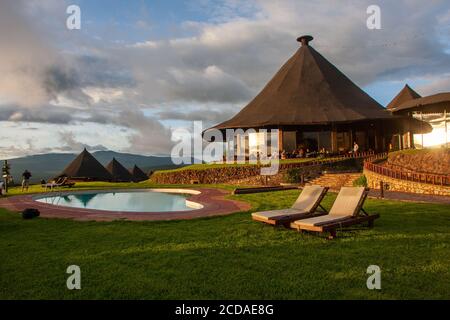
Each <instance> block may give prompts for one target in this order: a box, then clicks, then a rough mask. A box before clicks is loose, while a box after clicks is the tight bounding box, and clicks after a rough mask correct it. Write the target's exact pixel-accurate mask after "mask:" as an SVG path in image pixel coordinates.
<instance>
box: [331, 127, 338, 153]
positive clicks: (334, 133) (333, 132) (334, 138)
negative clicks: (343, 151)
mask: <svg viewBox="0 0 450 320" xmlns="http://www.w3.org/2000/svg"><path fill="white" fill-rule="evenodd" d="M337 151H338V149H337V130H336V127H335V126H334V125H331V152H333V153H336V152H337Z"/></svg>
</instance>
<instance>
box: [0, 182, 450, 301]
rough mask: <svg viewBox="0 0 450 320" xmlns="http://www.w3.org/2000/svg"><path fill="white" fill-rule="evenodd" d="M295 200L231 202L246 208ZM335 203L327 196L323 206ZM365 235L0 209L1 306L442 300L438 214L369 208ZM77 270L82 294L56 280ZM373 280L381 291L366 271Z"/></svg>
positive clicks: (445, 248) (443, 242) (219, 220)
mask: <svg viewBox="0 0 450 320" xmlns="http://www.w3.org/2000/svg"><path fill="white" fill-rule="evenodd" d="M297 195H298V191H283V192H272V193H260V194H251V195H241V196H235V197H236V198H237V199H241V200H247V201H250V202H251V203H252V204H253V205H254V208H255V209H272V208H281V207H287V206H289V205H290V204H291V203H292V202H293V201H294V199H295V198H296V197H297ZM333 198H334V196H333V195H330V196H327V198H326V199H325V203H326V205H327V206H328V207H329V206H330V204H331V203H332V200H333ZM365 208H366V210H367V211H369V212H378V213H380V214H381V218H380V219H379V220H377V221H376V223H375V228H374V229H371V230H369V229H364V228H362V229H361V228H357V229H353V230H350V231H346V232H338V239H336V240H333V241H328V240H326V239H324V238H322V237H318V236H316V235H312V234H298V233H297V232H295V231H291V230H286V229H283V228H273V227H270V226H265V225H262V224H259V223H256V222H252V221H251V219H250V215H249V213H236V214H233V215H229V216H225V217H216V218H208V219H196V220H190V221H171V222H125V221H117V222H75V221H70V220H57V219H54V220H52V219H42V218H38V219H34V220H22V219H21V218H20V216H19V215H17V214H15V213H11V212H7V211H6V210H3V209H0V257H1V258H0V299H60V298H63V299H110V298H116V299H351V298H355V299H423V298H430V299H449V298H450V227H449V226H450V212H449V206H446V205H431V204H415V203H401V202H394V201H379V200H370V199H369V200H368V201H367V202H366V206H365ZM71 264H76V265H79V266H80V268H81V277H82V280H81V281H82V284H81V285H82V289H81V290H78V291H77V290H75V291H69V290H67V289H66V286H65V284H66V278H67V276H68V275H67V274H66V273H65V270H66V268H67V266H69V265H71ZM372 264H375V265H378V266H380V267H381V270H382V276H381V277H382V290H380V291H370V290H368V289H367V288H366V279H367V277H368V275H367V274H366V269H367V267H368V266H369V265H372Z"/></svg>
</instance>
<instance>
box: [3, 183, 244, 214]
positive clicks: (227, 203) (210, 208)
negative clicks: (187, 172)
mask: <svg viewBox="0 0 450 320" xmlns="http://www.w3.org/2000/svg"><path fill="white" fill-rule="evenodd" d="M189 190H197V191H200V192H201V193H200V194H197V195H191V196H189V197H188V198H187V199H188V200H189V201H193V202H197V203H200V204H201V205H203V208H201V209H197V210H189V211H173V212H121V211H103V210H92V209H80V208H71V207H64V206H57V205H51V204H46V203H42V202H37V201H35V200H34V199H33V197H35V196H37V194H31V195H23V196H13V197H8V198H3V199H0V207H2V208H5V209H8V210H10V211H16V212H21V211H23V210H24V209H26V208H36V209H38V210H39V211H40V213H41V215H40V216H41V217H44V218H63V219H73V220H79V221H112V220H132V221H146V220H148V221H157V220H184V219H194V218H202V217H212V216H221V215H227V214H231V213H235V212H239V211H247V210H250V208H251V206H250V204H248V203H246V202H242V201H236V200H230V199H225V197H226V196H228V195H230V194H231V193H230V192H228V191H226V190H222V189H208V188H198V189H197V188H189ZM90 191H98V190H83V191H73V192H70V193H73V194H74V193H84V192H90ZM103 191H104V190H103ZM111 191H116V192H118V191H119V190H111ZM120 191H124V192H125V191H130V190H120ZM42 195H43V194H39V196H42ZM47 195H49V196H56V195H58V193H57V192H51V193H47Z"/></svg>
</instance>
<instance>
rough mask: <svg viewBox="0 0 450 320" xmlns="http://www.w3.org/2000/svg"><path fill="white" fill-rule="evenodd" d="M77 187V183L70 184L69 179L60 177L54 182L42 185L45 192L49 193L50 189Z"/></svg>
mask: <svg viewBox="0 0 450 320" xmlns="http://www.w3.org/2000/svg"><path fill="white" fill-rule="evenodd" d="M74 185H75V182H69V181H68V178H67V177H59V178H58V179H56V180H53V181H52V182H49V183H45V184H42V188H45V191H47V189H48V188H50V190H53V189H54V188H57V187H69V188H71V187H73V186H74Z"/></svg>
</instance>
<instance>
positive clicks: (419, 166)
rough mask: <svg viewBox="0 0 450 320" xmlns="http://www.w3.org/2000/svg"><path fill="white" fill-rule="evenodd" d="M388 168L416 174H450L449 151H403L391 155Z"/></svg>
mask: <svg viewBox="0 0 450 320" xmlns="http://www.w3.org/2000/svg"><path fill="white" fill-rule="evenodd" d="M387 165H388V166H394V167H400V168H403V169H406V170H411V171H414V172H423V173H431V174H450V150H449V149H443V148H441V149H420V150H403V151H397V152H393V153H390V154H389V158H388V161H387Z"/></svg>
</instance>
